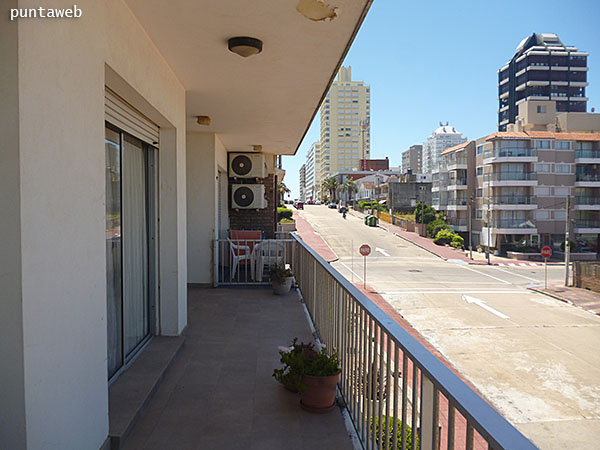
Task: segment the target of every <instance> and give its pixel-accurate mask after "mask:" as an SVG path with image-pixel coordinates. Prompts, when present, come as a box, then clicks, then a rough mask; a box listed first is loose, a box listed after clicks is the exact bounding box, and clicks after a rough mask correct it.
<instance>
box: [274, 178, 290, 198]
mask: <svg viewBox="0 0 600 450" xmlns="http://www.w3.org/2000/svg"><path fill="white" fill-rule="evenodd" d="M277 192H278V193H279V201H280V202H282V201H283V199H284V198H285V194H289V193H290V192H292V191H290V189H289V188H288V187H287V186H286V185H285V183H284V182H283V181H278V182H277Z"/></svg>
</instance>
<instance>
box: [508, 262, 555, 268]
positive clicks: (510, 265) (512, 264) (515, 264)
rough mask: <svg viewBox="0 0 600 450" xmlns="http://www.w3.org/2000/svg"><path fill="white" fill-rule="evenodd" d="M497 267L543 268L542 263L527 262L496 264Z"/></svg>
mask: <svg viewBox="0 0 600 450" xmlns="http://www.w3.org/2000/svg"><path fill="white" fill-rule="evenodd" d="M498 265H499V266H504V267H517V266H543V265H544V263H538V262H527V263H524V262H522V263H498Z"/></svg>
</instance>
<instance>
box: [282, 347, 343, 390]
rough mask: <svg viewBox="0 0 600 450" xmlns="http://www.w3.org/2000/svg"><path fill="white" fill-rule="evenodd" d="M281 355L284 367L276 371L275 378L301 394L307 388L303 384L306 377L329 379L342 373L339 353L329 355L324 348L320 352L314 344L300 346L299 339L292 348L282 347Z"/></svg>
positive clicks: (334, 352)
mask: <svg viewBox="0 0 600 450" xmlns="http://www.w3.org/2000/svg"><path fill="white" fill-rule="evenodd" d="M279 355H280V357H281V358H280V361H281V363H282V364H283V365H284V366H283V367H282V368H280V369H275V370H274V371H273V377H274V378H275V379H276V380H277V381H279V382H280V383H281V384H283V385H284V386H286V387H288V388H290V387H295V388H296V389H297V390H298V391H300V392H304V391H305V390H306V386H305V385H304V384H303V383H302V377H303V376H304V375H309V376H314V377H328V376H332V375H337V374H338V373H340V360H339V356H338V352H337V351H333V352H332V353H331V355H329V354H328V353H327V350H326V348H325V347H324V346H323V348H321V351H319V352H318V351H317V350H316V349H315V347H314V344H312V343H308V344H305V343H303V342H301V343H300V344H298V338H294V340H293V341H292V345H291V347H280V348H279Z"/></svg>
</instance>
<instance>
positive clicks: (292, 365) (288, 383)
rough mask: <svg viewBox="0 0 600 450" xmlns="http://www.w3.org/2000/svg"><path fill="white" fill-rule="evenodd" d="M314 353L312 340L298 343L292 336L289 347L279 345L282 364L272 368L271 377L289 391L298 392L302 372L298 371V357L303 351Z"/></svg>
mask: <svg viewBox="0 0 600 450" xmlns="http://www.w3.org/2000/svg"><path fill="white" fill-rule="evenodd" d="M303 351H305V352H307V353H309V354H316V353H317V351H316V350H315V345H314V344H313V343H312V342H309V343H308V344H305V343H304V342H300V343H298V338H294V340H293V341H292V345H291V346H290V347H283V346H280V347H279V356H280V358H279V361H280V362H281V363H282V364H283V367H282V368H281V369H275V370H273V377H274V378H275V379H276V380H277V381H278V382H279V383H281V385H282V386H283V387H284V388H286V389H287V390H289V391H292V392H298V387H297V386H298V385H300V383H301V381H302V374H301V373H299V367H298V357H299V355H300V354H301V353H302V352H303Z"/></svg>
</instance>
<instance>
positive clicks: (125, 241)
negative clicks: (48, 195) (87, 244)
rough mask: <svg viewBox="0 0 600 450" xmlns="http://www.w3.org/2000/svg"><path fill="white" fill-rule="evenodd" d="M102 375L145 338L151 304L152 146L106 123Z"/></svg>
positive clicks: (153, 292)
mask: <svg viewBox="0 0 600 450" xmlns="http://www.w3.org/2000/svg"><path fill="white" fill-rule="evenodd" d="M105 145H106V265H107V267H106V272H107V277H106V280H107V332H108V377H109V378H111V377H113V376H114V375H115V374H117V373H118V371H119V369H120V368H122V367H123V366H124V365H125V364H126V363H127V361H128V360H129V359H130V358H131V357H133V356H134V355H135V353H136V351H137V349H139V348H140V347H141V346H142V345H143V344H144V343H145V342H146V340H147V339H148V338H149V337H150V335H151V334H152V332H153V328H154V321H153V318H154V314H153V311H154V308H155V303H156V301H155V300H156V276H155V274H156V270H155V269H156V251H155V249H156V226H155V219H156V175H157V173H156V164H155V160H156V151H157V150H156V149H155V148H154V147H152V146H151V145H148V144H146V143H144V142H142V141H141V140H139V139H137V138H135V137H133V136H131V135H129V134H127V133H125V132H123V131H121V130H119V129H117V128H115V127H112V126H110V125H107V126H106V140H105Z"/></svg>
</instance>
